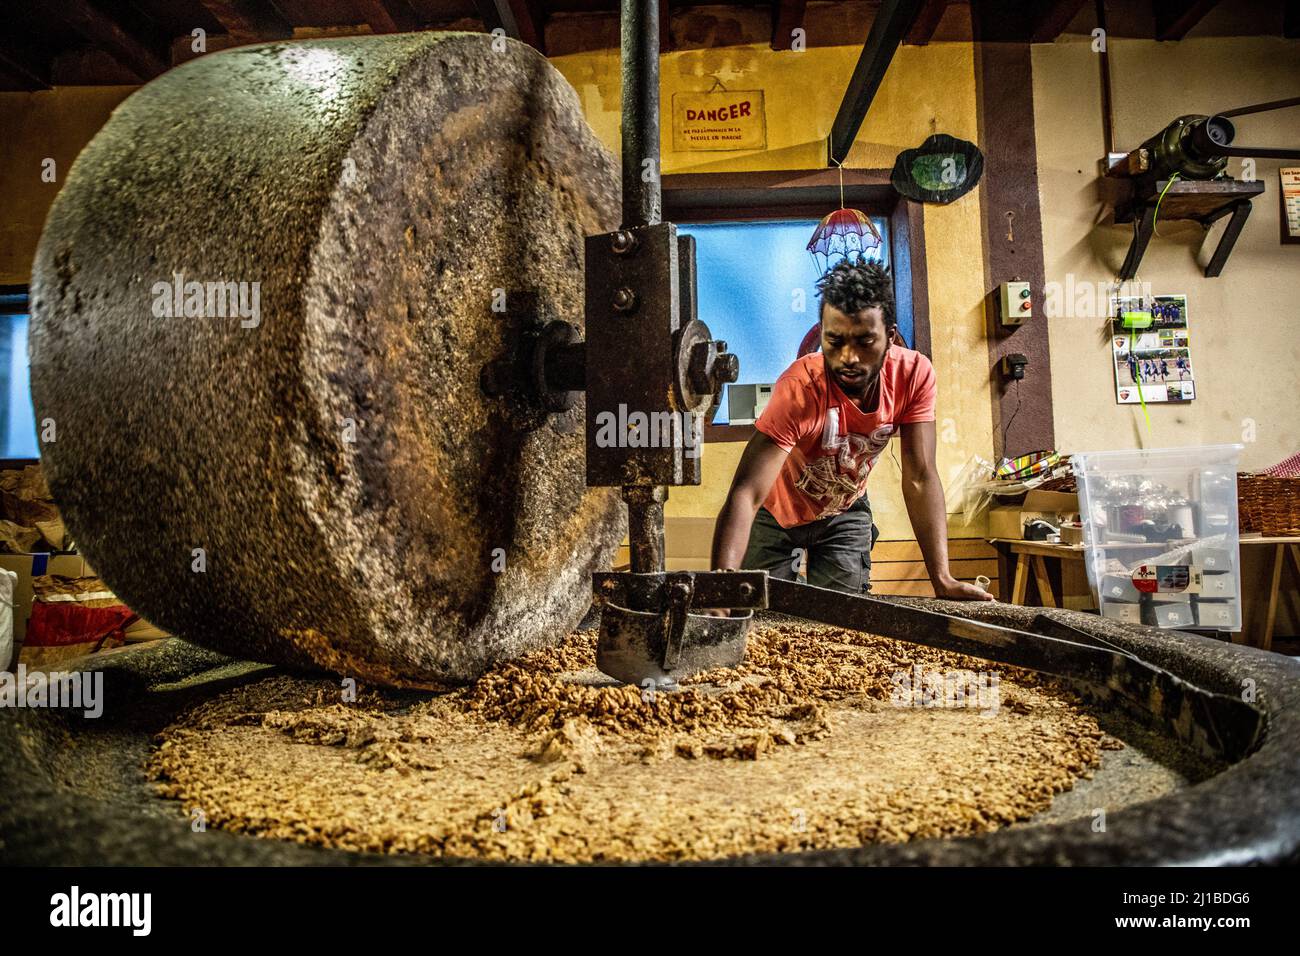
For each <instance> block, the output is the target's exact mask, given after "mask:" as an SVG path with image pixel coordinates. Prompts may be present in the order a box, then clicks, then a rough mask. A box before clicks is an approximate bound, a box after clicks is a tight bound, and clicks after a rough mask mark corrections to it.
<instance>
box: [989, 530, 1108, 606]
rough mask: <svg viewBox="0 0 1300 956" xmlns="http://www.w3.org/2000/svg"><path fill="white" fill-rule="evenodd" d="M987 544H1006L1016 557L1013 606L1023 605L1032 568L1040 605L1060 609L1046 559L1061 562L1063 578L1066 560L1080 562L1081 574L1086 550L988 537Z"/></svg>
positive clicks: (1076, 545) (1078, 546)
mask: <svg viewBox="0 0 1300 956" xmlns="http://www.w3.org/2000/svg"><path fill="white" fill-rule="evenodd" d="M989 543H991V544H995V545H998V544H1001V545H1006V547H1007V549H1008V550H1009V551H1010V552H1011V553H1012V554H1014V555H1016V571H1015V576H1014V577H1013V578H1012V585H1011V603H1012V604H1024V603H1025V596H1026V594H1028V592H1029V574H1030V571H1031V569H1032V571H1033V575H1034V581H1035V582H1036V583H1037V584H1038V595H1039V600H1040V601H1041V602H1042V606H1043V607H1060V606H1061V603H1062V602H1058V601H1057V598H1056V593H1055V592H1054V591H1053V589H1052V578H1051V576H1050V575H1049V574H1048V572H1047V560H1048V559H1049V558H1055V559H1057V560H1059V561H1060V562H1061V574H1062V577H1063V578H1064V576H1065V574H1066V571H1065V562H1066V561H1077V562H1079V567H1078V571H1079V572H1080V573H1083V556H1084V555H1085V554H1086V553H1087V549H1086V548H1084V546H1083V545H1081V544H1052V543H1051V542H1048V541H1020V540H1015V539H1012V538H990V539H989ZM1064 591H1065V587H1064V581H1062V592H1064ZM1062 598H1064V593H1062Z"/></svg>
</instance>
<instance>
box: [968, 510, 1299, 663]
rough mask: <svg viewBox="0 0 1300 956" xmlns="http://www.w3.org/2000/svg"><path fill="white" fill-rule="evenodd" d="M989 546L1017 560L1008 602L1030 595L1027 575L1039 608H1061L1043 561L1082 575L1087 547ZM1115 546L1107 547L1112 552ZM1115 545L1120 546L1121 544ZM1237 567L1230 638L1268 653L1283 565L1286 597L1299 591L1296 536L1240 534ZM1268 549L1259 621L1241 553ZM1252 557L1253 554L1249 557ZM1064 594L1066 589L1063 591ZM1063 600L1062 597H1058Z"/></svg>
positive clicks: (1001, 541)
mask: <svg viewBox="0 0 1300 956" xmlns="http://www.w3.org/2000/svg"><path fill="white" fill-rule="evenodd" d="M988 540H989V542H990V543H991V544H995V545H1005V546H1006V547H1007V549H1008V550H1009V551H1010V552H1011V553H1012V554H1013V555H1015V556H1016V569H1015V576H1014V578H1013V583H1012V586H1011V603H1012V604H1021V605H1023V604H1024V603H1025V596H1026V594H1027V593H1028V591H1029V575H1030V574H1031V573H1032V574H1033V576H1034V581H1035V582H1036V583H1037V585H1038V593H1039V596H1040V599H1041V601H1042V606H1043V607H1060V606H1061V604H1062V603H1064V601H1058V600H1057V597H1056V594H1055V592H1054V590H1053V588H1052V580H1051V577H1050V575H1049V574H1048V569H1047V561H1048V559H1056V560H1059V561H1060V562H1061V573H1062V577H1063V578H1064V577H1065V575H1066V574H1067V568H1071V567H1072V566H1071V565H1069V564H1067V562H1075V561H1077V562H1079V564H1078V568H1077V570H1078V571H1079V572H1080V573H1082V572H1083V559H1084V555H1085V554H1087V548H1085V547H1084V546H1083V545H1081V544H1052V543H1050V542H1047V541H1019V540H1014V539H1010V538H990V539H988ZM1115 547H1117V546H1116V545H1110V546H1109V548H1110V549H1114V548H1115ZM1118 547H1123V546H1122V545H1120V546H1118ZM1133 547H1135V548H1146V547H1150V546H1149V545H1145V544H1142V545H1134V546H1133ZM1241 548H1242V555H1241V567H1239V568H1238V571H1239V577H1240V580H1238V582H1237V583H1238V588H1239V591H1238V593H1239V594H1240V595H1241V613H1242V626H1241V630H1240V631H1238V632H1236V633H1234V634H1233V636H1232V639H1233V641H1234V642H1235V643H1244V644H1251V645H1253V646H1255V647H1261V648H1263V649H1264V650H1266V651H1267V650H1272V649H1273V630H1274V627H1275V626H1276V624H1277V616H1278V608H1279V605H1280V603H1281V596H1282V572H1283V566H1284V565H1285V564H1287V563H1288V561H1289V563H1290V565H1291V573H1292V575H1293V577H1294V584H1295V587H1294V588H1293V589H1292V590H1291V591H1290V592H1288V593H1294V592H1300V536H1297V537H1279V538H1268V537H1264V536H1263V535H1242V536H1241ZM1247 548H1250V549H1255V548H1271V549H1272V551H1271V553H1270V552H1265V553H1264V555H1263V557H1264V558H1265V560H1267V561H1268V562H1269V566H1268V567H1269V571H1268V579H1267V580H1268V590H1267V592H1266V594H1265V595H1264V601H1263V602H1261V603H1263V605H1264V614H1263V617H1262V618H1260V617H1258V614H1257V607H1258V605H1257V604H1256V603H1255V602H1254V601H1251V600H1247V585H1248V584H1249V583H1251V582H1249V581H1247V580H1246V575H1245V573H1244V567H1245V563H1246V558H1247V554H1246V549H1247ZM1252 557H1253V555H1252ZM1062 590H1063V591H1065V590H1066V589H1065V588H1063V589H1062ZM1062 597H1063V598H1065V594H1064V593H1063V595H1062Z"/></svg>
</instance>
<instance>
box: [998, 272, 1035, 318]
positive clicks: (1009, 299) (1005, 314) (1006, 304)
mask: <svg viewBox="0 0 1300 956" xmlns="http://www.w3.org/2000/svg"><path fill="white" fill-rule="evenodd" d="M1033 301H1034V300H1033V297H1032V294H1031V293H1030V291H1029V283H1028V282H1003V283H1001V284H1000V285H999V286H998V296H997V303H998V321H999V322H1001V323H1002V324H1003V325H1008V326H1015V325H1022V324H1024V322H1025V320H1026V319H1030V318H1032V317H1033V314H1034V305H1033Z"/></svg>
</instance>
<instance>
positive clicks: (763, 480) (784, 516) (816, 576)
mask: <svg viewBox="0 0 1300 956" xmlns="http://www.w3.org/2000/svg"><path fill="white" fill-rule="evenodd" d="M818 289H819V290H820V292H821V346H822V350H821V352H820V353H818V352H814V353H812V354H811V355H805V356H804V357H803V358H801V359H799V360H798V361H796V362H795V363H794V364H793V365H791V366H790V367H789V368H788V369H786V370H785V372H783V373H782V375H781V377H780V378H779V379H777V381H776V387H775V388H774V389H773V391H772V397H771V399H770V400H769V401H768V404H767V407H766V408H765V409H764V410H763V414H762V415H760V416H759V418H758V421H757V422H756V423H755V425H754V428H755V429H756V431H755V434H754V437H753V438H751V439H750V441H749V445H748V446H747V447H746V448H745V453H744V455H743V456H742V457H741V459H740V464H739V465H738V466H737V467H736V475H735V477H734V478H733V479H732V482H731V491H730V492H728V494H727V503H726V504H725V505H724V506H723V508H722V512H721V514H719V515H718V523H717V527H716V530H715V532H714V537H713V567H714V568H715V569H722V568H742V567H743V568H758V569H764V570H766V571H768V572H769V573H770V574H772V575H773V576H775V577H779V578H784V579H785V580H792V579H793V578H794V577H795V573H796V569H797V568H798V566H799V562H800V558H801V557H802V556H806V557H807V569H808V583H809V584H813V585H816V586H818V587H826V588H834V589H836V590H841V591H851V592H861V591H865V590H867V589H868V581H869V578H870V572H871V545H872V543H873V537H872V535H873V525H872V522H871V510H870V506H869V505H868V504H867V498H866V490H867V476H868V475H869V474H870V473H871V469H872V467H873V466H874V465H875V463H876V459H877V458H878V457H879V456H880V453H881V452H882V451H883V450H884V448H885V446H886V445H887V444H888V443H889V439H890V438H892V437H893V436H895V435H897V436H898V437H899V438H900V440H901V444H902V450H903V500H904V501H905V502H906V503H907V514H908V517H909V518H911V521H912V530H913V531H914V532H915V533H916V539H917V541H918V543H919V544H920V546H921V553H922V554H923V555H924V557H925V566H926V569H927V570H928V571H929V572H930V581H931V583H932V584H933V586H934V593H935V594H936V595H938V596H939V597H943V598H954V599H957V600H969V601H981V600H991V599H992V596H991V595H989V594H988V593H986V592H985V591H982V590H980V589H979V588H977V587H975V586H973V585H970V584H964V583H963V582H961V581H958V580H957V579H956V578H954V577H953V576H952V572H951V571H950V570H949V568H948V521H947V513H946V510H945V508H944V499H943V487H942V486H941V485H940V483H939V475H938V473H937V472H936V470H935V466H934V447H935V446H934V402H935V378H934V367H933V366H932V365H931V364H930V360H929V359H927V358H926V357H925V356H924V355H922V354H921V353H920V352H917V351H914V350H912V349H909V348H906V347H905V346H904V345H903V344H902V341H901V339H900V338H899V337H898V333H897V325H896V320H895V316H894V296H893V290H892V280H891V279H890V275H889V272H888V270H886V269H884V268H883V267H882V266H880V264H879V263H875V262H865V261H863V260H862V259H858V260H857V261H856V262H850V261H849V260H847V259H846V260H842V261H841V262H839V263H838V264H836V266H835V267H834V268H832V269H830V270H829V271H828V272H827V273H826V274H825V275H824V276H822V278H821V280H820V281H819V282H818Z"/></svg>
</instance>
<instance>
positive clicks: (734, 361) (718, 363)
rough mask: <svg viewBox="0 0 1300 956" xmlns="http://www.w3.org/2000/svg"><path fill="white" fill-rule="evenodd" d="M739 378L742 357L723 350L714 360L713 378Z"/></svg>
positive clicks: (727, 379) (727, 380) (720, 380)
mask: <svg viewBox="0 0 1300 956" xmlns="http://www.w3.org/2000/svg"><path fill="white" fill-rule="evenodd" d="M738 378H740V359H738V358H737V357H736V356H735V355H733V354H732V353H730V352H723V353H722V354H721V355H719V356H718V357H717V358H716V359H715V360H714V362H713V380H714V381H715V382H734V381H735V380H736V379H738Z"/></svg>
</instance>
